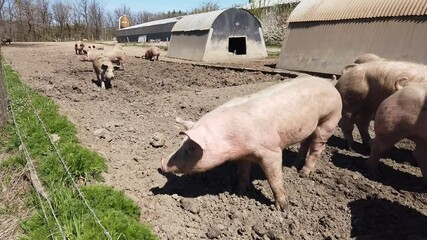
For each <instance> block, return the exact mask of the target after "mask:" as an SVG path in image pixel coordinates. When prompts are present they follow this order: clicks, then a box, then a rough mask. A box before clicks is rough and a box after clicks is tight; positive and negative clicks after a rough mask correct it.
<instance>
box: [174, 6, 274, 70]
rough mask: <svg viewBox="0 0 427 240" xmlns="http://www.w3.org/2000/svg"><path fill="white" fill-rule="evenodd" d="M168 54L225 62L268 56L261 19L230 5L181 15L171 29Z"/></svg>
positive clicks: (191, 58) (182, 57) (175, 56)
mask: <svg viewBox="0 0 427 240" xmlns="http://www.w3.org/2000/svg"><path fill="white" fill-rule="evenodd" d="M167 55H168V57H173V58H181V59H188V60H194V61H206V62H214V61H222V60H232V59H249V58H263V57H267V50H266V47H265V43H264V39H263V36H262V30H261V24H260V22H259V21H258V19H257V18H256V17H255V16H254V15H252V14H251V13H250V12H248V11H246V10H244V9H238V8H229V9H225V10H218V11H213V12H207V13H201V14H194V15H188V16H184V17H182V18H181V19H180V20H179V21H178V22H177V23H176V24H175V26H174V27H173V29H172V38H171V42H170V44H169V49H168V53H167Z"/></svg>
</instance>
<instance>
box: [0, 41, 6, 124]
mask: <svg viewBox="0 0 427 240" xmlns="http://www.w3.org/2000/svg"><path fill="white" fill-rule="evenodd" d="M5 81H6V79H4V74H3V54H2V51H1V46H0V129H3V128H4V127H5V126H6V123H7V114H8V109H7V93H6V82H5Z"/></svg>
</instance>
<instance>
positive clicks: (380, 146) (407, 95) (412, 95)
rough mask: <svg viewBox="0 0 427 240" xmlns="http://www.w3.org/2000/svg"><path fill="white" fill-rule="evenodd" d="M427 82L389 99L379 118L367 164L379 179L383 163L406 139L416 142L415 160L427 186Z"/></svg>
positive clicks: (386, 100)
mask: <svg viewBox="0 0 427 240" xmlns="http://www.w3.org/2000/svg"><path fill="white" fill-rule="evenodd" d="M426 127H427V82H421V83H413V84H411V85H409V86H407V87H404V88H403V89H401V90H399V91H397V92H396V93H394V94H392V95H391V96H390V97H388V98H386V99H385V100H384V101H383V102H382V103H381V105H380V106H379V108H378V111H377V113H376V115H375V138H374V139H373V140H372V150H371V155H370V157H369V159H368V161H367V162H366V165H367V167H368V169H369V170H370V171H371V172H372V173H373V174H374V175H375V174H376V171H377V165H378V162H379V159H380V157H381V155H382V154H383V153H385V152H386V151H388V150H390V149H391V148H392V147H393V146H394V144H396V143H397V142H398V141H399V140H401V139H403V138H408V139H410V140H412V141H414V142H415V144H416V147H415V150H414V152H413V156H414V158H415V160H416V161H417V163H418V165H419V166H420V168H421V172H422V174H423V179H424V183H425V184H427V129H426Z"/></svg>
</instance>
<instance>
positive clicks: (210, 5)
mask: <svg viewBox="0 0 427 240" xmlns="http://www.w3.org/2000/svg"><path fill="white" fill-rule="evenodd" d="M218 9H220V7H219V4H218V2H213V1H208V2H203V3H202V4H200V5H199V6H198V7H196V8H194V9H193V10H192V11H191V12H192V13H204V12H211V11H215V10H218Z"/></svg>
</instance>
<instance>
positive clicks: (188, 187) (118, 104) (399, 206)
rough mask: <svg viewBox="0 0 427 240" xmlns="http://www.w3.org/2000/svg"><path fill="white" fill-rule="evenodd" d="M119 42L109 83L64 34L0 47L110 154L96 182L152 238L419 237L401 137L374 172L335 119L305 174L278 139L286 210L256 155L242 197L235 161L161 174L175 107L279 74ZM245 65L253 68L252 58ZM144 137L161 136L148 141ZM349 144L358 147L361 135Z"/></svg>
mask: <svg viewBox="0 0 427 240" xmlns="http://www.w3.org/2000/svg"><path fill="white" fill-rule="evenodd" d="M123 49H124V50H125V51H126V52H127V54H128V59H127V63H126V70H125V71H116V72H115V76H116V78H115V80H114V81H113V82H112V88H111V89H108V90H107V91H105V92H102V91H101V90H100V88H99V87H97V86H96V84H95V83H94V82H93V80H94V79H95V74H94V73H93V72H92V66H91V64H90V63H84V62H80V61H78V58H79V57H81V56H76V55H75V53H74V45H73V43H34V44H20V43H14V44H13V45H11V46H5V47H2V51H3V52H4V54H5V57H6V58H7V60H8V61H9V62H11V65H12V66H13V67H14V68H15V69H16V70H17V71H18V72H19V73H20V74H21V76H22V78H23V80H24V81H25V82H26V83H27V84H29V85H30V86H31V87H33V88H34V89H36V90H37V91H40V92H41V93H43V94H45V95H47V96H49V97H51V98H52V99H53V100H54V101H55V102H56V103H57V104H58V105H59V106H60V111H61V112H62V113H63V114H65V115H67V116H68V117H69V118H70V119H71V121H72V122H73V123H75V124H76V126H77V130H78V137H79V139H80V140H81V142H82V144H84V145H86V146H87V147H89V148H91V149H94V150H95V151H97V152H99V153H100V154H102V155H103V156H105V157H106V159H108V164H109V170H108V172H107V173H106V174H104V177H105V184H107V185H111V186H114V187H116V188H118V189H122V190H123V191H125V192H126V194H127V195H128V196H130V197H131V198H132V199H134V200H135V201H136V202H137V203H138V204H139V205H140V207H141V209H142V214H141V221H142V222H148V223H149V224H151V225H152V227H153V230H154V232H155V233H156V234H157V235H158V236H159V238H160V239H215V238H217V239H409V240H415V239H427V228H426V226H427V194H426V192H427V191H426V188H425V187H422V185H421V180H422V179H421V172H420V169H419V168H418V167H415V166H412V165H410V164H409V163H408V161H409V160H410V159H411V150H412V149H413V148H414V145H413V143H412V142H410V141H408V140H406V141H402V142H400V143H399V144H398V146H397V148H395V149H393V150H392V151H391V152H390V153H389V154H388V155H387V156H386V157H385V158H384V159H382V160H381V164H380V168H379V170H380V172H381V176H380V177H379V178H372V177H371V176H370V175H369V174H368V173H367V171H366V170H365V168H364V162H365V159H366V158H367V155H366V153H365V154H360V153H355V152H350V151H347V150H345V148H344V146H345V142H344V141H343V140H342V134H341V132H340V130H339V129H337V131H336V133H335V135H334V137H332V139H330V141H329V142H328V146H327V147H326V150H325V152H324V153H323V155H322V158H321V159H320V160H319V162H318V163H317V171H316V172H315V173H314V174H312V175H311V176H310V177H309V178H301V177H300V176H299V175H298V174H297V170H296V169H295V168H294V167H293V166H292V162H293V159H294V158H295V156H296V152H297V149H298V146H292V147H290V148H289V149H286V150H285V151H284V155H283V171H284V178H285V179H284V180H285V187H286V190H287V193H288V195H289V197H290V203H291V209H290V212H289V214H288V215H287V216H286V215H284V214H283V213H282V212H279V211H277V210H275V208H274V206H273V196H272V192H271V190H270V187H269V186H268V183H267V181H266V180H265V177H264V174H263V172H262V171H261V169H260V168H259V167H258V166H253V169H252V184H253V189H252V190H251V191H250V192H249V193H248V194H247V195H245V196H237V195H236V194H234V188H235V186H236V185H237V176H236V173H237V171H236V166H235V165H234V164H233V163H229V164H225V165H222V166H220V167H218V168H215V169H213V170H211V171H208V172H206V173H200V174H194V175H179V176H174V175H170V176H167V177H165V176H163V175H161V174H159V173H158V171H157V170H158V168H159V167H160V158H161V156H166V155H168V154H169V153H170V152H172V151H174V149H175V148H176V147H178V146H179V144H180V142H181V137H180V136H179V135H178V132H179V131H180V126H178V124H176V123H175V122H174V119H175V117H176V116H180V117H181V118H183V119H190V120H197V119H198V118H199V117H201V116H202V115H203V114H205V113H207V112H209V111H210V110H212V109H213V108H215V107H216V106H218V105H220V104H222V103H224V102H226V101H228V100H230V99H231V98H233V97H237V96H242V95H245V94H249V93H253V92H256V91H258V90H260V89H263V88H265V87H267V86H270V85H272V84H274V83H277V82H280V81H284V80H286V79H287V78H286V77H285V76H282V75H279V74H273V75H271V74H263V73H261V72H245V71H233V70H227V69H222V70H221V69H211V68H208V67H200V66H193V65H191V64H187V63H184V62H180V61H174V62H164V61H158V62H151V61H146V60H144V59H141V58H135V56H142V54H143V53H144V51H145V49H144V48H141V47H124V48H123ZM164 56H165V54H164V53H162V55H161V57H160V59H162V58H164ZM266 62H268V64H269V65H272V64H274V61H273V60H272V59H269V60H268V61H260V62H259V66H258V67H259V68H263V69H265V68H266V64H265V63H266ZM237 65H238V66H242V63H239V64H237ZM250 67H252V68H253V67H256V66H255V64H254V62H251V63H250ZM153 137H155V138H156V139H155V141H157V142H159V141H160V142H161V143H163V144H157V145H155V146H156V147H153V145H152V144H150V142H151V143H152V142H153ZM356 141H358V142H360V138H359V137H358V136H357V137H356ZM356 150H360V151H359V152H363V151H361V150H362V149H360V145H358V146H357V147H356Z"/></svg>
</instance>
